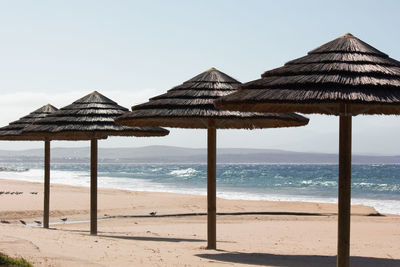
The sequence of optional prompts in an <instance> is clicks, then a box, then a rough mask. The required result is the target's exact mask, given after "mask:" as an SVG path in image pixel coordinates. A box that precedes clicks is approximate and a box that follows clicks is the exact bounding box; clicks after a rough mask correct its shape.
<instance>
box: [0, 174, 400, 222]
mask: <svg viewBox="0 0 400 267" xmlns="http://www.w3.org/2000/svg"><path fill="white" fill-rule="evenodd" d="M3 174H5V175H4V176H5V177H6V178H5V179H7V180H15V181H26V182H38V183H43V181H42V180H43V178H42V175H43V170H42V169H34V172H32V173H30V174H29V176H28V177H29V178H25V177H24V175H26V173H24V172H21V173H3ZM80 175H87V173H86V172H82V173H80V172H78V173H77V174H73V175H71V173H70V172H69V171H63V170H54V171H52V178H51V184H52V185H53V184H54V185H71V186H82V187H85V188H88V187H89V186H90V184H89V177H86V176H85V177H83V178H82V177H80ZM0 177H1V173H0ZM63 177H67V179H69V182H66V183H64V182H63V179H64V178H63ZM0 179H2V178H0ZM53 181H55V182H54V183H53ZM98 184H99V185H98V186H99V188H107V189H116V190H128V191H131V192H150V193H171V194H190V195H196V196H206V194H207V192H206V185H205V186H204V188H198V187H187V188H185V187H181V188H180V187H178V186H176V185H174V184H158V182H153V181H149V180H146V179H141V178H126V177H118V178H117V179H116V178H113V177H109V176H99V178H98ZM135 187H136V188H135ZM188 191H190V193H187V192H188ZM217 197H218V198H220V199H226V200H251V201H272V202H275V201H278V202H307V203H330V204H337V201H338V200H337V197H336V196H325V197H323V196H319V195H315V196H314V195H301V194H290V193H287V194H284V193H282V192H277V193H274V192H271V191H268V192H265V193H260V192H251V191H236V190H235V189H232V188H229V187H224V186H219V187H218V188H217ZM352 205H367V206H371V207H373V208H374V209H375V210H376V211H377V212H379V213H382V214H386V213H387V214H397V215H400V209H399V205H400V199H399V200H397V199H392V198H387V199H385V198H383V199H380V198H375V199H373V198H365V197H362V196H354V195H353V196H352Z"/></svg>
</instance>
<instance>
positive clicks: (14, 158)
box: [0, 146, 400, 164]
mask: <svg viewBox="0 0 400 267" xmlns="http://www.w3.org/2000/svg"><path fill="white" fill-rule="evenodd" d="M217 153H218V156H217V161H218V163H231V164H235V163H246V164H257V163H260V164H269V163H271V164H279V163H282V164H291V163H293V164H337V162H338V155H337V154H330V153H313V152H295V151H285V150H277V149H247V148H220V149H218V151H217ZM206 155H207V151H206V149H201V148H185V147H174V146H145V147H137V148H100V149H99V162H100V163H101V162H103V163H113V162H115V163H164V164H165V163H180V164H185V163H197V164H201V163H206ZM51 157H52V162H58V163H62V162H66V163H81V162H87V160H88V159H89V147H76V148H75V147H74V148H57V147H55V148H53V149H52V150H51ZM42 160H43V149H29V150H19V151H15V150H0V161H1V162H41V161H42ZM353 164H400V155H395V156H385V155H357V154H356V155H353Z"/></svg>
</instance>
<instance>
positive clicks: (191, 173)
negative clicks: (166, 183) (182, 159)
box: [169, 168, 197, 177]
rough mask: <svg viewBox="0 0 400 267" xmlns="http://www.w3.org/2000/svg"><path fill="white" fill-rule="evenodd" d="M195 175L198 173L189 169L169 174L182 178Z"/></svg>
mask: <svg viewBox="0 0 400 267" xmlns="http://www.w3.org/2000/svg"><path fill="white" fill-rule="evenodd" d="M195 173H197V171H196V170H195V169H192V168H187V169H182V170H174V171H171V172H170V173H169V174H171V175H176V176H181V177H187V176H191V175H193V174H195Z"/></svg>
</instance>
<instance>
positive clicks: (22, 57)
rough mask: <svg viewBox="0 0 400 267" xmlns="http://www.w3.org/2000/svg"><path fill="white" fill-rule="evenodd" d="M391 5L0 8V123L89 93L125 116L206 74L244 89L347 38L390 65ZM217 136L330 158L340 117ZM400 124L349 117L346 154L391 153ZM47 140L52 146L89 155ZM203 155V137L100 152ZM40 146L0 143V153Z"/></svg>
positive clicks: (174, 137)
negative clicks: (164, 149)
mask: <svg viewBox="0 0 400 267" xmlns="http://www.w3.org/2000/svg"><path fill="white" fill-rule="evenodd" d="M399 10H400V1H383V0H380V1H366V0H363V1H349V0H347V1H339V0H336V1H321V0H319V1H276V0H275V1H266V0H264V1H251V0H248V1H233V0H226V1H225V0H218V1H215V0H214V1H206V0H202V1H187V0H181V1H170V0H169V1H161V0H160V1H149V0H148V1H117V0H113V1H100V0H93V1H88V0H86V1H85V0H79V1H72V0H69V1H57V0H49V1H39V0H37V1H13V0H9V1H7V0H3V1H0V48H1V49H0V59H1V60H0V92H1V95H0V125H6V124H8V123H9V122H10V121H13V120H16V119H18V118H19V117H21V116H24V115H26V114H28V113H29V112H31V111H33V110H35V109H37V108H39V107H41V106H42V105H44V104H47V103H51V104H53V105H55V106H57V107H63V106H65V105H68V104H70V103H71V102H73V101H75V100H76V99H78V98H80V97H82V96H84V95H86V94H88V93H90V92H91V91H93V90H98V91H99V92H101V93H103V94H104V95H106V96H108V97H110V98H112V99H113V100H115V101H117V102H118V103H119V104H121V105H123V106H126V107H130V106H132V105H134V104H138V103H141V102H144V101H146V100H147V99H148V98H150V97H152V96H155V95H158V94H161V93H163V92H165V91H166V90H168V89H170V88H171V87H173V86H174V85H178V84H180V83H182V82H183V81H185V80H187V79H189V78H191V77H193V76H195V75H197V74H198V73H200V72H203V71H204V70H206V69H208V68H210V67H216V68H218V69H220V70H221V71H223V72H225V73H227V74H229V75H231V76H232V77H234V78H236V79H238V80H240V81H242V82H246V81H250V80H254V79H257V78H259V77H260V75H261V74H262V73H263V72H264V71H266V70H268V69H272V68H275V67H279V66H281V65H283V64H284V63H285V62H287V61H289V60H291V59H294V58H298V57H301V56H304V55H306V53H307V52H308V51H310V50H312V49H314V48H316V47H318V46H320V45H322V44H324V43H326V42H328V41H331V40H333V39H335V38H337V37H339V36H341V35H343V34H345V33H347V32H350V33H352V34H353V35H355V36H357V37H359V38H360V39H361V40H364V41H366V42H367V43H369V44H371V45H372V46H374V47H376V48H378V49H379V50H381V51H383V52H385V53H387V54H389V56H390V57H392V58H395V59H397V60H399V59H400V31H399V26H400V16H399V15H398V12H399ZM308 117H309V118H310V119H311V121H310V124H309V125H308V126H306V127H301V128H287V129H266V130H255V131H246V130H225V131H219V134H218V141H217V142H218V146H219V147H251V148H276V149H285V150H297V151H319V152H334V153H336V152H337V150H338V118H337V117H333V116H320V115H311V116H308ZM399 122H400V119H399V117H396V116H360V117H355V118H354V119H353V151H354V152H355V153H373V154H400V142H399V141H398V135H399V133H400V123H399ZM87 145H88V143H84V142H54V144H53V146H87ZM144 145H174V146H186V147H205V146H206V131H205V130H186V129H171V133H170V135H169V136H168V137H163V138H126V137H124V138H116V137H113V138H109V139H108V140H106V141H101V142H100V146H101V147H119V146H130V147H133V146H144ZM34 147H35V148H36V147H42V143H41V142H1V143H0V149H25V148H34Z"/></svg>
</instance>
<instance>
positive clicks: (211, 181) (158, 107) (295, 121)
mask: <svg viewBox="0 0 400 267" xmlns="http://www.w3.org/2000/svg"><path fill="white" fill-rule="evenodd" d="M238 85H240V82H239V81H237V80H235V79H233V78H232V77H230V76H228V75H226V74H225V73H223V72H221V71H219V70H217V69H215V68H211V69H209V70H207V71H205V72H203V73H201V74H199V75H197V76H195V77H194V78H192V79H190V80H188V81H186V82H184V83H183V84H181V85H178V86H175V87H174V88H172V89H171V90H169V91H168V92H167V93H165V94H162V95H159V96H156V97H153V98H151V99H150V101H149V102H147V103H144V104H141V105H137V106H134V107H132V112H129V113H126V114H124V115H123V116H121V117H119V118H117V119H116V122H117V123H118V124H121V125H127V126H165V127H177V128H195V129H207V135H208V141H207V203H208V212H207V216H208V218H207V228H208V230H207V240H208V245H207V248H209V249H216V133H217V129H255V128H276V127H292V126H302V125H306V124H307V123H308V119H307V118H305V117H303V116H300V115H297V114H275V113H271V114H264V113H249V112H237V111H225V110H219V109H216V108H215V107H214V105H213V101H214V100H215V99H217V98H218V97H221V96H224V95H227V94H230V93H232V92H234V91H235V90H236V89H237V87H238Z"/></svg>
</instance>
